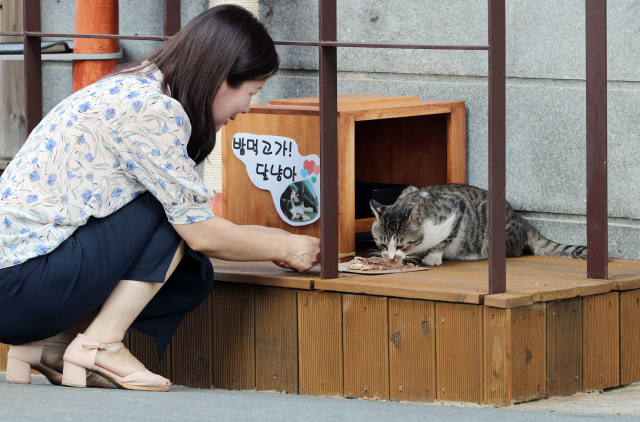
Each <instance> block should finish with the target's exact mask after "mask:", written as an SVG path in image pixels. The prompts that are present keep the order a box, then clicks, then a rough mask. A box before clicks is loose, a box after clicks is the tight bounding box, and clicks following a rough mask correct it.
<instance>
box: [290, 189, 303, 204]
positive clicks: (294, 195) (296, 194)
mask: <svg viewBox="0 0 640 422" xmlns="http://www.w3.org/2000/svg"><path fill="white" fill-rule="evenodd" d="M301 196H302V189H298V190H295V189H291V202H293V203H294V204H296V205H299V204H300V201H301Z"/></svg>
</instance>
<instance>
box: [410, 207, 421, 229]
mask: <svg viewBox="0 0 640 422" xmlns="http://www.w3.org/2000/svg"><path fill="white" fill-rule="evenodd" d="M409 221H410V222H411V223H416V224H420V222H421V221H422V209H421V205H420V202H416V204H415V205H414V206H413V208H411V215H410V216H409Z"/></svg>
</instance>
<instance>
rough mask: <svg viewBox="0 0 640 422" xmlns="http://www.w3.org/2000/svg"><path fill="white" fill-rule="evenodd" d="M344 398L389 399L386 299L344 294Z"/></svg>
mask: <svg viewBox="0 0 640 422" xmlns="http://www.w3.org/2000/svg"><path fill="white" fill-rule="evenodd" d="M342 303H343V305H342V306H343V345H344V395H345V396H346V397H377V398H380V399H385V400H386V399H388V398H389V347H388V340H389V338H388V334H387V332H388V328H389V326H388V318H387V298H386V297H375V296H364V295H343V297H342Z"/></svg>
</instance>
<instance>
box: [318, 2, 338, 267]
mask: <svg viewBox="0 0 640 422" xmlns="http://www.w3.org/2000/svg"><path fill="white" fill-rule="evenodd" d="M319 6H320V15H319V21H320V28H319V30H320V32H319V35H320V44H321V45H320V48H319V49H320V69H319V70H320V180H321V186H322V187H321V192H320V201H321V205H320V206H321V207H322V215H321V216H320V232H321V237H322V246H321V252H322V266H321V268H322V270H321V272H322V274H321V275H322V278H323V279H330V278H338V59H337V47H329V46H323V45H322V42H323V41H336V39H337V18H336V0H319Z"/></svg>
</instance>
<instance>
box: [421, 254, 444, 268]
mask: <svg viewBox="0 0 640 422" xmlns="http://www.w3.org/2000/svg"><path fill="white" fill-rule="evenodd" d="M422 263H423V264H424V265H426V266H427V267H434V266H436V265H442V256H435V255H427V256H425V257H424V258H422Z"/></svg>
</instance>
